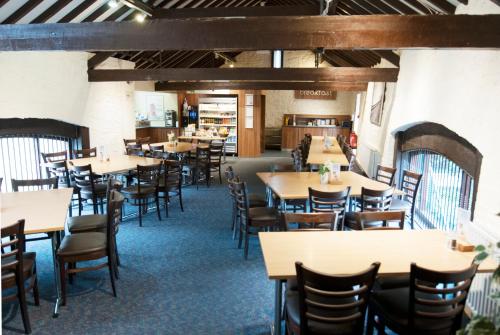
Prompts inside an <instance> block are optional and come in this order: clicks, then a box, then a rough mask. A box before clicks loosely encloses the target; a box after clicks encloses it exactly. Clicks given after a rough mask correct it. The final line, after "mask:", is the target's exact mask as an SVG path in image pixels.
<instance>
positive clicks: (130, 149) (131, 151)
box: [125, 144, 144, 157]
mask: <svg viewBox="0 0 500 335" xmlns="http://www.w3.org/2000/svg"><path fill="white" fill-rule="evenodd" d="M125 150H126V151H127V155H131V156H141V157H144V151H143V150H142V145H141V144H129V145H127V147H126V149H125Z"/></svg>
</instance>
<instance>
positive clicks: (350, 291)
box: [286, 262, 380, 335]
mask: <svg viewBox="0 0 500 335" xmlns="http://www.w3.org/2000/svg"><path fill="white" fill-rule="evenodd" d="M379 267H380V263H373V264H371V265H370V267H369V268H368V269H366V270H365V271H362V272H359V273H356V274H352V275H327V274H324V273H319V272H315V271H313V270H311V269H309V268H307V267H305V266H304V265H302V263H301V262H296V263H295V269H296V271H297V290H287V294H286V324H287V330H288V334H294V335H299V334H300V335H307V334H360V335H361V334H363V330H364V324H365V314H366V309H367V307H368V302H369V299H370V294H371V290H372V287H373V283H374V281H375V277H376V276H377V273H378V269H379Z"/></svg>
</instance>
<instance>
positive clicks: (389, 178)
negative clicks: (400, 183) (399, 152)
mask: <svg viewBox="0 0 500 335" xmlns="http://www.w3.org/2000/svg"><path fill="white" fill-rule="evenodd" d="M395 176H396V169H395V168H391V167H388V166H382V165H380V164H379V165H377V173H376V174H375V178H374V179H375V180H376V181H379V182H381V183H384V184H387V185H389V186H393V185H394V177H395Z"/></svg>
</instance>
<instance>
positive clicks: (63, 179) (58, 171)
mask: <svg viewBox="0 0 500 335" xmlns="http://www.w3.org/2000/svg"><path fill="white" fill-rule="evenodd" d="M46 167H47V171H48V172H49V177H51V178H54V177H57V178H58V183H59V188H72V189H73V195H72V197H71V204H70V206H69V216H70V217H72V216H73V201H76V202H77V204H78V215H82V206H81V203H80V200H79V199H80V189H79V188H78V187H76V183H75V180H74V176H73V175H72V174H70V172H69V170H68V165H67V161H61V162H52V163H47V164H46ZM94 176H95V177H96V178H102V176H98V175H94ZM74 196H76V198H74Z"/></svg>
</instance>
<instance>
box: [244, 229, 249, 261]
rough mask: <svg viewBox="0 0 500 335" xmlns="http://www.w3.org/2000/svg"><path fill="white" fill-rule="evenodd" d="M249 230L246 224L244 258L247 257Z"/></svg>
mask: <svg viewBox="0 0 500 335" xmlns="http://www.w3.org/2000/svg"><path fill="white" fill-rule="evenodd" d="M248 235H249V231H248V226H246V229H245V251H244V252H245V260H247V259H248V244H249V236H248Z"/></svg>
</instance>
